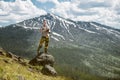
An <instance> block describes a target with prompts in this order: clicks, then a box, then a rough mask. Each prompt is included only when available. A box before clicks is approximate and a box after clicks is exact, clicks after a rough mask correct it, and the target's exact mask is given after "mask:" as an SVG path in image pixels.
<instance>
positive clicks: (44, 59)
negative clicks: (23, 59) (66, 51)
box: [29, 52, 55, 66]
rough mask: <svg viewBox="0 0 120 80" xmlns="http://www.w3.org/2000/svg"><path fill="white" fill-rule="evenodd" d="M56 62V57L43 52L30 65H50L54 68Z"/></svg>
mask: <svg viewBox="0 0 120 80" xmlns="http://www.w3.org/2000/svg"><path fill="white" fill-rule="evenodd" d="M54 62H55V60H54V57H53V56H52V55H50V54H46V53H43V52H41V54H39V55H37V56H36V57H35V58H33V59H32V60H30V61H29V64H31V65H34V66H35V65H42V66H45V65H46V64H49V65H51V66H53V64H54Z"/></svg>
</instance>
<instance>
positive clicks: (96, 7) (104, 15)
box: [0, 0, 120, 29]
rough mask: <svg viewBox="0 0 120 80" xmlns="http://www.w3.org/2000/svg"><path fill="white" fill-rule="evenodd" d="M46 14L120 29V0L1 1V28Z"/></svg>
mask: <svg viewBox="0 0 120 80" xmlns="http://www.w3.org/2000/svg"><path fill="white" fill-rule="evenodd" d="M46 13H53V14H56V15H59V16H62V17H65V18H70V19H72V20H77V21H96V22H99V23H102V24H105V25H108V26H111V27H114V28H119V29H120V0H0V26H5V25H9V24H13V23H17V22H20V21H23V20H26V19H29V18H33V17H36V16H40V15H43V14H46Z"/></svg>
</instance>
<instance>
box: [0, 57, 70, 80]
mask: <svg viewBox="0 0 120 80" xmlns="http://www.w3.org/2000/svg"><path fill="white" fill-rule="evenodd" d="M31 67H32V68H29V66H23V65H21V64H19V63H18V62H16V61H14V60H13V59H11V58H8V57H5V56H0V80H70V79H68V78H66V77H63V76H57V77H53V76H47V75H43V74H42V73H41V72H40V71H38V70H40V69H41V67H40V66H35V67H33V66H31ZM36 69H37V70H36Z"/></svg>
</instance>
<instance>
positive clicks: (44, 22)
mask: <svg viewBox="0 0 120 80" xmlns="http://www.w3.org/2000/svg"><path fill="white" fill-rule="evenodd" d="M46 23H47V22H46V20H45V19H44V20H43V26H44V27H45V26H46Z"/></svg>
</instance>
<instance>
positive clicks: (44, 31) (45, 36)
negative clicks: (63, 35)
mask: <svg viewBox="0 0 120 80" xmlns="http://www.w3.org/2000/svg"><path fill="white" fill-rule="evenodd" d="M40 32H41V33H42V36H41V39H40V43H39V46H38V49H37V54H39V51H40V49H41V48H42V46H43V44H44V52H45V53H47V51H48V43H49V34H50V29H49V27H48V25H47V22H46V20H43V26H42V28H41V29H40Z"/></svg>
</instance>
